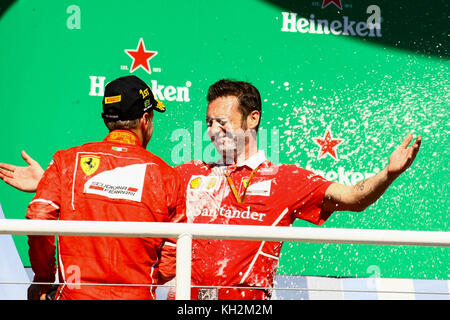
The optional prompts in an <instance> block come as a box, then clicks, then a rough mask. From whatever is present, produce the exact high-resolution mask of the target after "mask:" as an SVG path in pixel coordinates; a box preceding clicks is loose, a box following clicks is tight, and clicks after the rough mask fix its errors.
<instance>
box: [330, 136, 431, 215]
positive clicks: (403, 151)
mask: <svg viewBox="0 0 450 320" xmlns="http://www.w3.org/2000/svg"><path fill="white" fill-rule="evenodd" d="M412 139H413V136H412V134H411V133H410V134H408V135H407V136H406V138H405V139H404V140H403V142H402V144H401V145H400V146H399V147H398V148H397V149H395V151H394V152H393V153H392V154H391V156H390V158H389V164H388V165H387V166H386V168H384V169H383V170H382V171H381V172H379V173H378V174H377V175H375V176H373V177H371V178H369V179H366V180H363V181H361V182H359V183H358V184H356V185H354V186H345V185H343V184H340V183H333V184H331V185H330V186H329V187H328V189H327V191H326V193H325V198H324V203H323V209H324V210H327V211H363V210H365V209H366V208H367V207H368V206H370V205H371V204H372V203H374V202H375V201H377V200H378V199H379V198H380V197H381V196H382V195H383V193H384V192H385V191H386V189H387V188H388V187H389V186H390V185H391V183H392V182H393V181H394V180H395V179H397V177H398V176H400V175H401V174H402V173H403V172H405V170H406V169H408V168H409V167H410V166H411V164H412V163H413V162H414V159H415V158H416V155H417V153H418V152H419V149H420V144H421V142H422V138H421V136H418V137H417V139H416V141H415V142H414V143H413V144H412V146H410V147H408V145H409V144H410V143H411V141H412Z"/></svg>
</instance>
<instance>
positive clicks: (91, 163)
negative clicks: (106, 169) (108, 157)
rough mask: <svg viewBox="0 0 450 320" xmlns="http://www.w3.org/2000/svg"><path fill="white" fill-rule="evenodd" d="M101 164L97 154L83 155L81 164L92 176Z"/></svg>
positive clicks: (86, 172)
mask: <svg viewBox="0 0 450 320" xmlns="http://www.w3.org/2000/svg"><path fill="white" fill-rule="evenodd" d="M99 165H100V158H99V157H96V156H84V157H81V160H80V166H81V169H82V170H83V172H84V173H85V174H86V175H87V176H90V175H91V174H93V173H94V172H95V171H97V169H98V167H99Z"/></svg>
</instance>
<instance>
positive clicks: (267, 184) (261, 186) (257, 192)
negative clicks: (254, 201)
mask: <svg viewBox="0 0 450 320" xmlns="http://www.w3.org/2000/svg"><path fill="white" fill-rule="evenodd" d="M247 185H248V178H243V179H242V182H241V188H240V189H241V190H240V192H243V190H244V188H247V191H246V195H250V196H251V195H253V196H266V197H268V196H270V189H271V187H272V180H264V181H258V182H252V183H251V184H250V186H248V187H247Z"/></svg>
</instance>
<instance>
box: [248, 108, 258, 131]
mask: <svg viewBox="0 0 450 320" xmlns="http://www.w3.org/2000/svg"><path fill="white" fill-rule="evenodd" d="M260 119H261V113H260V112H259V111H257V110H253V111H252V112H250V114H249V115H248V116H247V129H256V127H257V126H258V124H259V120H260Z"/></svg>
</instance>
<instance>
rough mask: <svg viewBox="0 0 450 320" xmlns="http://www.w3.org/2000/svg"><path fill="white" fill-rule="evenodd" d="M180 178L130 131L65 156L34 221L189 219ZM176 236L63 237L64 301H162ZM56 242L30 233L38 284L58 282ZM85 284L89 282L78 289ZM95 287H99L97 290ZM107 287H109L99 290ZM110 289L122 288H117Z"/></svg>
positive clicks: (32, 208) (31, 215)
mask: <svg viewBox="0 0 450 320" xmlns="http://www.w3.org/2000/svg"><path fill="white" fill-rule="evenodd" d="M184 206H185V198H184V189H183V188H182V184H181V179H180V177H179V175H178V173H177V172H176V171H175V170H174V169H173V168H171V167H170V166H169V165H167V164H166V163H165V162H164V161H163V160H162V159H161V158H159V157H157V156H155V155H154V154H152V153H150V152H149V151H147V150H145V149H144V148H143V147H142V146H141V144H140V142H139V140H138V138H137V137H136V135H134V134H133V133H131V132H129V131H122V130H116V131H113V132H111V133H110V134H109V135H108V136H107V137H106V138H105V139H104V141H102V142H94V143H87V144H84V145H82V146H78V147H74V148H70V149H68V150H62V151H57V152H56V153H55V155H54V157H53V161H52V162H51V164H50V165H49V167H48V168H47V170H46V171H45V173H44V176H43V178H42V180H41V181H40V183H39V186H38V189H37V192H36V195H35V197H34V198H33V201H32V202H31V203H30V204H29V206H28V210H27V215H26V217H27V218H28V219H45V220H58V219H59V220H97V221H138V222H139V221H142V222H185V220H186V217H185V212H184ZM168 241H170V240H169V239H160V238H135V237H85V236H80V237H77V236H60V237H58V238H57V247H58V252H57V259H58V268H59V270H58V271H59V272H58V274H59V277H60V279H59V281H60V282H62V283H63V284H62V285H61V286H60V287H59V289H58V292H57V295H56V297H57V298H58V299H83V300H84V299H89V300H90V299H106V300H112V299H155V298H156V296H155V288H154V287H150V288H149V287H147V286H128V284H145V285H148V284H153V283H156V282H157V281H158V277H159V262H160V251H161V248H162V247H163V245H164V244H165V243H167V242H168ZM54 242H55V237H54V236H30V237H29V246H30V251H29V255H30V262H31V266H32V268H33V271H34V274H35V275H34V281H38V282H40V281H43V282H53V281H54V280H55V272H56V264H55V249H56V248H55V244H54ZM73 283H82V285H73ZM93 284H95V285H93ZM98 284H105V285H98ZM110 284H118V286H111V285H110Z"/></svg>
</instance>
